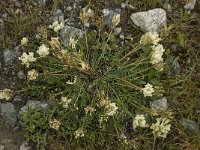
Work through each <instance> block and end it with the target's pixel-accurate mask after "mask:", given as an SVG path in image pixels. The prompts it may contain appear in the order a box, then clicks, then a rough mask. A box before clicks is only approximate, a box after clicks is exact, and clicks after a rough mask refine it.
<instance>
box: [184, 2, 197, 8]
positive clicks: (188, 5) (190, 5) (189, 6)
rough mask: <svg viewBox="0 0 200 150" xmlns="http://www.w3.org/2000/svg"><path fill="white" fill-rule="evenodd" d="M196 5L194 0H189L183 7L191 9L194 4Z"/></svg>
mask: <svg viewBox="0 0 200 150" xmlns="http://www.w3.org/2000/svg"><path fill="white" fill-rule="evenodd" d="M195 5H196V0H190V1H189V2H188V3H187V4H186V5H185V6H184V9H187V10H192V9H194V6H195Z"/></svg>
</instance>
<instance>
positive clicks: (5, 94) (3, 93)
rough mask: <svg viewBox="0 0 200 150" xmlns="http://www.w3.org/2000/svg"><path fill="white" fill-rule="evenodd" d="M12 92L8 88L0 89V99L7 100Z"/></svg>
mask: <svg viewBox="0 0 200 150" xmlns="http://www.w3.org/2000/svg"><path fill="white" fill-rule="evenodd" d="M12 94H13V92H12V91H11V90H10V89H4V90H0V99H6V100H9V99H10V97H11V96H12Z"/></svg>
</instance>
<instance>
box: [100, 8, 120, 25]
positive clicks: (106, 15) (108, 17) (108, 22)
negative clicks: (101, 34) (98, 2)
mask: <svg viewBox="0 0 200 150" xmlns="http://www.w3.org/2000/svg"><path fill="white" fill-rule="evenodd" d="M102 13H103V14H104V18H105V22H106V25H107V26H108V28H110V29H111V28H112V18H113V17H114V16H116V15H117V14H120V15H121V13H122V10H121V9H120V8H117V9H114V10H109V9H103V10H102Z"/></svg>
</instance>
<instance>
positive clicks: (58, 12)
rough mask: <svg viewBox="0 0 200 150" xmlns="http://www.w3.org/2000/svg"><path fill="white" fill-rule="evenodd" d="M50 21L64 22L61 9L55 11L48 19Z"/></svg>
mask: <svg viewBox="0 0 200 150" xmlns="http://www.w3.org/2000/svg"><path fill="white" fill-rule="evenodd" d="M50 19H51V20H52V21H58V22H64V13H63V11H62V10H61V9H56V11H55V12H54V14H53V16H52V17H51V18H50Z"/></svg>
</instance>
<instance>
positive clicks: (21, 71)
mask: <svg viewBox="0 0 200 150" xmlns="http://www.w3.org/2000/svg"><path fill="white" fill-rule="evenodd" d="M17 77H18V78H19V79H26V75H25V73H24V71H23V70H20V71H19V72H18V73H17Z"/></svg>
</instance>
